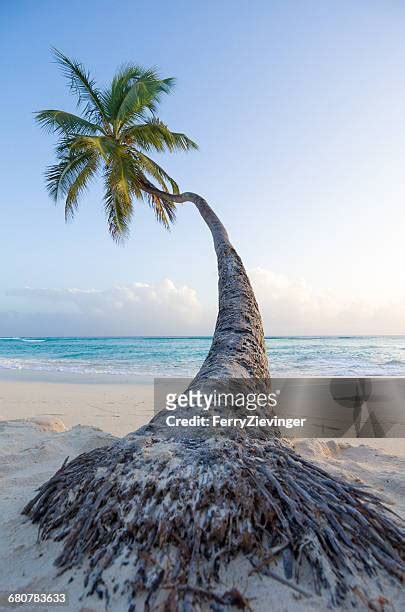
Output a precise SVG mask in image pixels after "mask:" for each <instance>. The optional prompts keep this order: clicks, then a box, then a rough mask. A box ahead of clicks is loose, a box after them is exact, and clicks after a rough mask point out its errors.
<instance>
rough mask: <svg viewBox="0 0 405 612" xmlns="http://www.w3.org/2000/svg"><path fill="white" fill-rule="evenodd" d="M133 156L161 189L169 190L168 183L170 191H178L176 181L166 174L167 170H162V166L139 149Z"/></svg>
mask: <svg viewBox="0 0 405 612" xmlns="http://www.w3.org/2000/svg"><path fill="white" fill-rule="evenodd" d="M134 156H135V159H136V161H137V163H138V164H139V166H140V167H141V168H142V170H144V171H145V172H146V173H147V174H149V176H150V177H152V179H154V180H155V181H156V182H157V183H158V184H159V186H160V187H161V188H162V189H163V191H170V190H169V189H168V185H170V187H171V191H172V193H180V190H179V186H178V184H177V183H176V181H175V180H174V179H173V178H172V177H171V176H169V174H167V172H166V171H165V170H163V168H162V167H161V166H159V164H157V163H156V162H155V161H154V160H153V159H151V158H150V157H148V156H147V155H145V153H142V152H141V151H137V152H136V153H134Z"/></svg>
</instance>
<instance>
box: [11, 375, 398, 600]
mask: <svg viewBox="0 0 405 612" xmlns="http://www.w3.org/2000/svg"><path fill="white" fill-rule="evenodd" d="M152 399H153V389H152V387H151V386H148V385H94V384H93V385H90V384H89V385H71V384H62V383H42V382H41V383H33V382H32V383H31V382H27V383H18V384H16V383H13V382H0V491H1V501H0V610H1V611H2V610H6V609H10V608H9V607H8V608H6V607H4V603H5V601H4V598H5V593H9V592H10V591H14V592H53V593H55V592H66V593H68V596H69V604H68V606H66V607H63V608H62V609H64V610H69V611H72V612H73V611H74V612H79V611H81V612H91V611H97V612H98V611H103V610H105V608H104V605H103V604H102V602H100V601H99V600H98V599H92V598H86V599H85V600H82V601H81V600H80V596H81V594H82V592H83V589H82V579H81V576H80V571H79V572H78V573H76V574H74V575H72V574H69V573H65V574H63V575H62V576H59V577H57V576H56V570H55V567H54V566H53V560H54V559H55V557H56V556H57V554H58V551H59V550H60V547H61V545H60V544H57V543H53V542H41V543H38V542H37V528H36V527H35V526H33V525H32V524H31V523H30V522H28V521H27V520H26V519H25V518H24V517H22V516H21V514H20V512H21V509H22V507H23V506H24V504H25V503H26V502H27V501H28V500H29V499H30V498H31V497H32V496H33V493H34V491H35V489H36V488H37V487H38V486H39V485H41V484H42V483H43V482H44V481H45V480H46V479H47V478H49V477H50V476H51V475H52V474H53V473H54V472H55V471H56V469H57V468H58V467H60V465H61V464H62V463H63V461H64V459H65V458H66V457H67V456H69V457H70V458H73V457H74V456H75V455H77V454H79V453H81V452H84V451H87V450H90V449H93V448H96V447H98V446H102V445H106V444H111V443H112V442H113V441H114V439H115V438H114V436H113V435H111V433H114V434H116V435H124V434H125V433H127V432H128V431H130V430H133V429H136V428H137V427H139V426H140V425H142V424H143V423H145V422H146V421H147V420H148V418H149V417H150V415H151V412H152ZM90 424H91V425H97V427H98V428H99V429H97V428H95V427H90V426H89V425H90ZM102 430H104V431H102ZM295 445H296V449H297V450H298V452H300V453H302V454H303V455H304V456H305V457H307V458H310V459H311V460H313V461H316V462H318V463H319V464H320V465H321V466H323V467H324V468H326V469H328V470H330V471H332V472H334V473H336V474H343V475H345V476H346V477H347V478H349V479H352V480H356V481H361V482H364V483H366V484H368V485H369V486H371V487H372V488H373V489H374V490H375V491H378V493H379V494H380V495H381V496H382V497H383V498H384V500H385V501H386V503H387V504H389V505H391V507H392V508H393V509H395V510H396V511H397V512H400V513H403V514H405V496H404V471H405V459H404V456H405V448H404V444H403V441H402V440H387V439H386V440H375V439H374V440H365V439H364V440H351V439H350V440H349V439H346V440H329V441H327V440H297V441H296V443H295ZM247 574H248V571H247V568H246V567H245V564H244V561H243V560H242V559H237V560H236V561H235V562H233V563H232V564H231V565H230V567H229V570H228V572H227V573H226V575H225V576H224V586H223V588H224V590H226V587H227V588H229V587H232V586H234V585H237V586H238V588H239V589H240V590H241V591H244V593H245V595H246V596H247V597H249V598H254V599H253V600H252V604H253V609H254V610H255V611H258V612H261V611H262V610H263V611H268V610H277V611H286V612H287V611H288V612H298V611H300V610H305V611H306V612H309V610H325V609H326V602H325V601H324V600H323V599H321V598H318V597H315V596H312V597H309V598H306V597H303V596H301V595H298V594H296V593H294V591H292V589H291V588H289V587H286V586H283V585H282V584H280V583H278V582H276V581H274V580H272V579H270V578H263V579H261V578H257V577H251V578H248V577H247ZM72 576H73V577H74V580H73V581H72V582H68V581H69V579H70V578H71V577H72ZM302 586H304V585H302ZM308 589H309V590H311V588H310V585H309V584H308ZM382 590H383V592H384V596H385V597H386V598H387V599H388V600H389V604H387V605H386V607H385V608H384V609H385V610H400V609H404V607H401V606H405V602H404V600H403V599H402V601H401V594H400V590H399V588H398V587H397V586H396V585H394V584H389V583H387V582H386V583H384V584H383V585H382V589H381V585H377V584H376V585H375V589H374V591H373V592H371V591H367V592H368V595H369V597H370V599H373V601H374V602H375V605H376V608H375V609H376V610H379V609H381V610H382V608H381V606H380V607H379V605H378V603H377V602H378V597H379V595H380V594H381V592H382ZM18 609H20V610H25V611H27V610H31V609H32V610H36V611H38V609H40V610H44V611H45V610H55V609H56V608H54V607H52V608H51V607H46V606H45V607H43V606H40V608H38V607H36V608H30V607H29V606H27V605H25V606H21V607H20V608H18ZM112 609H113V610H114V612H115V611H117V612H119V611H120V610H125V609H127V608H126V606H121V605H120V602H119V601H118V602H115V603H114V606H113V608H112ZM140 609H142V607H140ZM345 609H349V603H348V607H347V608H345Z"/></svg>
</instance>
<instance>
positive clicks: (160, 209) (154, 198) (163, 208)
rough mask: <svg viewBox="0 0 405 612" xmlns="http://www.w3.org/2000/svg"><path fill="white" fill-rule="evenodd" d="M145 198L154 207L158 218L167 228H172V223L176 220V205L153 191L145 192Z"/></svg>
mask: <svg viewBox="0 0 405 612" xmlns="http://www.w3.org/2000/svg"><path fill="white" fill-rule="evenodd" d="M144 198H145V199H146V201H147V202H148V203H149V206H150V207H151V208H152V209H153V211H154V213H155V215H156V220H157V221H158V222H159V223H161V224H162V225H164V226H165V228H166V229H170V224H171V223H174V222H175V220H176V205H175V204H174V203H173V202H170V201H169V200H165V199H163V198H160V197H159V196H158V195H156V194H153V193H147V192H145V194H144Z"/></svg>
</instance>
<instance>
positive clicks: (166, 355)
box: [0, 336, 405, 379]
mask: <svg viewBox="0 0 405 612" xmlns="http://www.w3.org/2000/svg"><path fill="white" fill-rule="evenodd" d="M210 343H211V338H208V337H192V338H191V337H190V338H179V337H160V338H157V337H154V338H150V337H134V338H0V371H1V370H3V372H6V371H10V370H20V371H27V372H43V373H47V372H48V373H52V372H59V373H63V372H65V373H66V374H71V375H75V376H79V377H80V376H81V375H88V374H90V375H94V376H96V378H97V377H98V376H97V375H99V377H100V379H101V378H102V376H103V375H111V376H117V377H119V376H120V375H121V376H125V377H129V378H131V377H134V378H136V377H153V376H179V377H181V376H184V377H187V376H192V375H193V374H195V373H196V372H197V370H198V368H199V367H200V365H201V363H202V362H203V360H204V358H205V356H206V354H207V352H208V350H209V347H210ZM266 345H267V351H268V355H269V362H270V369H271V373H272V374H273V376H405V336H367V337H364V336H362V337H355V336H353V337H348V336H333V337H315V336H312V337H302V336H299V337H297V336H295V337H294V336H290V337H268V338H266Z"/></svg>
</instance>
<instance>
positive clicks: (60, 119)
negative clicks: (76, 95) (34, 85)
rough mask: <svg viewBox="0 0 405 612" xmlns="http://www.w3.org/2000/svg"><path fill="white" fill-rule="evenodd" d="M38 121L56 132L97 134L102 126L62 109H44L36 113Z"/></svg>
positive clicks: (49, 130) (45, 127)
mask: <svg viewBox="0 0 405 612" xmlns="http://www.w3.org/2000/svg"><path fill="white" fill-rule="evenodd" d="M35 119H36V121H37V122H38V123H39V124H40V125H41V127H43V128H44V129H45V130H47V131H48V132H51V133H52V132H53V133H56V134H65V135H67V136H69V135H75V134H88V135H92V134H97V133H99V132H103V130H102V128H101V127H100V126H99V125H96V124H95V123H91V122H90V121H87V120H86V119H83V118H82V117H78V116H77V115H73V114H72V113H66V112H65V111H60V110H42V111H39V112H37V113H35Z"/></svg>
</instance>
